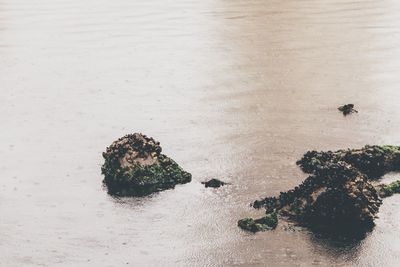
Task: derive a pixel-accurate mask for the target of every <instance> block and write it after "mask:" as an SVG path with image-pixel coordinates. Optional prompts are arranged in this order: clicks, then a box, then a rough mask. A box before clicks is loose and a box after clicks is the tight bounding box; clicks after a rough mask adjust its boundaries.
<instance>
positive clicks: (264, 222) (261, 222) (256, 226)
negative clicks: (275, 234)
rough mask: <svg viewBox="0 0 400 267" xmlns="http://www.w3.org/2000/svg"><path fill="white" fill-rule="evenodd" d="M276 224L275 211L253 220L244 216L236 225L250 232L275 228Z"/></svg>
mask: <svg viewBox="0 0 400 267" xmlns="http://www.w3.org/2000/svg"><path fill="white" fill-rule="evenodd" d="M277 225H278V217H277V215H276V213H275V212H272V213H269V214H267V215H265V216H264V217H262V218H260V219H257V220H254V219H252V218H245V219H242V220H239V221H238V226H239V227H240V228H242V229H243V230H246V231H250V232H253V233H255V232H259V231H266V230H272V229H275V228H276V226H277Z"/></svg>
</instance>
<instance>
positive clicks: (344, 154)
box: [253, 146, 400, 236]
mask: <svg viewBox="0 0 400 267" xmlns="http://www.w3.org/2000/svg"><path fill="white" fill-rule="evenodd" d="M297 164H298V165H299V166H300V167H301V168H302V170H303V171H304V172H306V173H310V174H311V175H310V176H309V177H307V178H306V179H305V180H304V182H303V183H301V184H300V185H299V186H296V187H295V188H294V189H292V190H289V191H287V192H281V193H280V195H279V196H278V197H267V198H264V199H262V200H257V201H255V202H254V203H253V207H255V208H261V207H264V208H265V209H266V212H267V213H270V212H277V213H278V215H280V216H282V217H286V218H288V219H290V220H294V221H297V222H298V223H299V224H300V225H303V226H307V227H309V228H310V229H312V230H316V231H317V232H325V233H328V232H331V233H339V234H343V235H357V236H361V235H363V234H364V233H365V232H367V231H368V230H370V229H372V228H373V226H374V219H375V218H376V214H377V213H378V211H379V207H380V205H381V203H382V200H381V197H386V196H390V195H392V194H394V193H398V192H400V181H399V182H394V183H391V184H389V185H378V186H373V185H372V183H371V180H376V179H378V178H380V177H382V176H383V175H384V174H386V173H388V172H391V171H399V170H400V147H397V146H365V147H364V148H362V149H353V150H339V151H336V152H331V151H328V152H316V151H310V152H307V153H306V154H305V155H304V157H303V158H302V159H301V160H300V161H298V162H297Z"/></svg>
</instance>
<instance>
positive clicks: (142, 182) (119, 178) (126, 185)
mask: <svg viewBox="0 0 400 267" xmlns="http://www.w3.org/2000/svg"><path fill="white" fill-rule="evenodd" d="M103 157H104V159H105V162H104V164H103V166H102V173H103V174H104V176H105V178H104V181H103V182H104V184H105V185H106V186H107V188H108V192H109V193H110V194H112V195H118V196H144V195H148V194H151V193H153V192H157V191H161V190H165V189H170V188H174V187H175V185H176V184H184V183H188V182H190V181H191V174H190V173H187V172H185V171H184V170H183V169H182V168H181V167H180V166H179V165H178V164H177V163H176V162H175V161H173V160H172V159H170V158H169V157H167V156H165V155H164V154H161V147H160V143H159V142H157V141H155V140H154V139H153V138H149V137H147V136H145V135H143V134H138V133H135V134H129V135H126V136H124V137H122V138H120V139H118V140H117V141H115V142H113V143H112V144H111V145H110V146H109V147H108V148H107V150H106V152H104V153H103Z"/></svg>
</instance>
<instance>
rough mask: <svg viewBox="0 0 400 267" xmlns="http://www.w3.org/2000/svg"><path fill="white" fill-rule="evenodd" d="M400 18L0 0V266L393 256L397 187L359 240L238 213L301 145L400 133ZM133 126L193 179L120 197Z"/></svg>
mask: <svg viewBox="0 0 400 267" xmlns="http://www.w3.org/2000/svg"><path fill="white" fill-rule="evenodd" d="M399 25H400V4H399V3H397V2H396V1H386V0H383V1H378V2H376V1H344V0H341V1H330V0H329V1H322V2H321V1H315V0H313V1H310V0H305V1H293V0H289V1H261V0H260V1H255V0H250V1H241V0H238V1H222V0H215V1H211V0H205V1H197V2H196V1H183V0H175V1H159V0H157V1H156V0H150V1H128V0H117V1H106V0H97V1H94V0H89V1H77V0H70V1H67V0H57V1H50V0H37V1H27V0H5V1H1V2H0V90H1V91H0V92H1V97H0V122H1V126H2V130H1V131H0V177H1V183H0V212H1V216H0V256H1V259H0V265H1V266H27V265H28V266H29V265H32V266H88V265H93V266H122V265H131V266H160V265H161V264H163V265H165V266H232V265H238V266H266V265H268V266H310V265H321V266H330V265H339V266H340V265H342V266H376V265H381V266H396V265H397V263H398V258H399V257H400V242H399V240H400V231H399V229H400V220H399V217H400V206H399V204H398V203H399V201H400V196H393V197H391V198H388V199H385V200H384V204H383V206H382V207H381V209H380V213H379V217H380V218H379V219H378V220H376V223H377V226H376V227H375V229H374V230H373V231H372V232H371V233H369V234H368V236H367V237H366V238H365V239H364V240H362V241H360V242H355V243H351V244H344V243H338V242H331V241H329V240H325V239H321V238H318V237H315V236H314V235H313V234H312V233H310V232H309V231H307V230H305V229H297V228H296V229H295V230H294V231H293V230H287V229H285V228H286V227H285V224H284V223H281V224H280V225H279V226H278V228H277V229H276V230H275V231H271V232H264V233H258V234H256V235H254V234H251V233H246V232H243V231H242V230H240V229H239V228H238V227H237V220H238V219H241V218H243V217H244V216H249V215H251V216H260V215H262V214H263V212H262V211H261V210H260V211H256V210H253V209H252V208H250V207H249V203H250V202H252V201H253V200H255V199H259V198H261V197H266V196H272V195H278V194H279V192H280V191H286V190H288V189H291V188H292V187H293V186H295V185H297V184H299V183H301V181H302V180H303V179H304V177H306V175H305V174H303V173H302V172H301V171H300V169H299V168H298V167H297V166H296V165H295V162H296V160H298V159H299V158H300V157H301V156H302V154H303V153H304V152H306V151H307V150H311V149H317V150H337V149H340V148H347V147H351V148H358V147H361V146H364V145H365V144H395V145H400V135H399V130H400V126H399V125H400V102H399V99H400V90H399V84H400V76H399V75H398V70H399V68H400V27H399ZM346 103H354V104H355V105H356V109H357V110H358V111H359V113H358V114H352V115H350V116H347V117H344V116H343V115H342V114H341V113H339V112H338V110H337V107H338V106H340V105H343V104H346ZM131 132H143V133H146V134H148V135H150V136H152V137H154V138H155V139H157V140H159V141H160V142H161V146H162V147H163V149H164V150H163V151H164V152H165V154H167V155H169V156H170V157H171V158H173V159H175V160H176V161H177V162H178V163H179V164H180V165H181V166H182V167H184V168H185V169H186V170H187V171H189V172H191V173H192V174H193V181H192V182H191V183H190V184H186V185H179V186H177V187H176V189H174V190H168V191H164V192H161V193H158V194H154V195H152V196H150V197H145V198H140V199H138V198H123V199H114V198H112V197H110V196H108V195H107V193H106V191H105V190H104V188H102V183H101V182H102V179H103V177H102V175H101V173H100V166H101V164H102V163H103V159H102V156H101V153H102V151H104V149H105V147H106V146H108V145H110V144H111V142H112V141H113V140H115V139H117V138H118V137H120V136H123V135H124V134H126V133H131ZM396 176H397V179H399V177H400V175H398V174H393V175H387V179H388V180H390V179H394V178H396ZM213 177H217V178H219V179H221V180H224V181H226V182H229V183H232V185H229V186H225V187H222V188H219V189H210V188H207V189H206V188H204V185H202V184H201V182H202V181H205V180H208V179H210V178H213Z"/></svg>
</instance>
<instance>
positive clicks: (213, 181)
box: [201, 179, 227, 188]
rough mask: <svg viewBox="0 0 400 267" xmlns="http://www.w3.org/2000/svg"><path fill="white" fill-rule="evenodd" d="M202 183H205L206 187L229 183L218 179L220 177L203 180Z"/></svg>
mask: <svg viewBox="0 0 400 267" xmlns="http://www.w3.org/2000/svg"><path fill="white" fill-rule="evenodd" d="M201 183H202V184H204V185H205V187H214V188H216V187H221V186H224V185H227V183H225V182H222V181H221V180H218V179H211V180H210V181H207V182H201Z"/></svg>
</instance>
